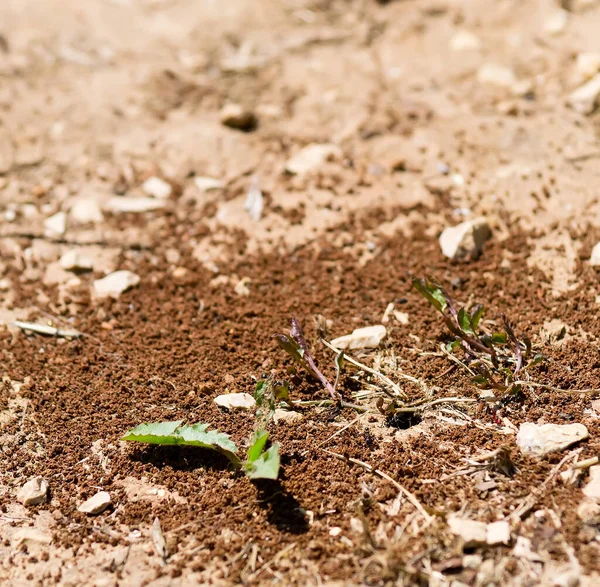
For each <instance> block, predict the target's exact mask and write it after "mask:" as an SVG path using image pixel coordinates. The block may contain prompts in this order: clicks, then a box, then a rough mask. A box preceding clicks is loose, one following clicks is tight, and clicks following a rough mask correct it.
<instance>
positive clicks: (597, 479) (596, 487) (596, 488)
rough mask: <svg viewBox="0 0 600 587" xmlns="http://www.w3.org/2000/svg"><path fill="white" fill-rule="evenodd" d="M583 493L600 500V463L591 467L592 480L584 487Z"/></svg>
mask: <svg viewBox="0 0 600 587" xmlns="http://www.w3.org/2000/svg"><path fill="white" fill-rule="evenodd" d="M583 494H584V495H585V496H586V497H589V498H591V499H594V500H596V501H598V502H600V465H593V466H592V467H590V480H589V481H588V483H587V485H586V486H585V487H584V488H583Z"/></svg>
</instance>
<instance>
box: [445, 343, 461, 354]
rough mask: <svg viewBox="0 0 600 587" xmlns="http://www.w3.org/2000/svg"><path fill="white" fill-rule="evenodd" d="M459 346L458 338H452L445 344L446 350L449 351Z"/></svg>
mask: <svg viewBox="0 0 600 587" xmlns="http://www.w3.org/2000/svg"><path fill="white" fill-rule="evenodd" d="M458 347H460V340H453V341H452V342H449V343H447V344H446V352H447V353H451V352H453V351H455V350H456V349H457V348H458Z"/></svg>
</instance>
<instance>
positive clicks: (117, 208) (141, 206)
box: [106, 196, 167, 214]
mask: <svg viewBox="0 0 600 587" xmlns="http://www.w3.org/2000/svg"><path fill="white" fill-rule="evenodd" d="M166 205H167V203H166V201H165V200H157V199H156V198H139V197H134V196H119V197H114V198H111V199H110V200H109V201H108V202H107V204H106V210H108V211H109V212H112V213H113V214H118V213H130V214H138V213H141V212H151V211H153V210H160V209H161V208H164V207H165V206H166Z"/></svg>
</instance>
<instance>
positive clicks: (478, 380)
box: [473, 375, 490, 387]
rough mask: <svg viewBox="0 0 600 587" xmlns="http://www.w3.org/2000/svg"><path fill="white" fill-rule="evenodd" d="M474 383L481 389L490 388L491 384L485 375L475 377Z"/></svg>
mask: <svg viewBox="0 0 600 587" xmlns="http://www.w3.org/2000/svg"><path fill="white" fill-rule="evenodd" d="M473 383H474V384H475V385H477V386H479V387H489V385H490V382H489V381H488V378H487V377H485V376H484V375H476V376H475V377H473Z"/></svg>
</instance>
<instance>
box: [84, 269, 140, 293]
mask: <svg viewBox="0 0 600 587" xmlns="http://www.w3.org/2000/svg"><path fill="white" fill-rule="evenodd" d="M139 282H140V277H139V275H136V274H135V273H132V272H131V271H127V270H121V271H114V272H113V273H110V274H109V275H107V276H106V277H103V278H102V279H96V281H94V294H95V295H96V296H97V297H99V298H106V297H111V298H114V299H117V298H118V297H119V296H120V295H121V294H122V293H123V292H124V291H127V290H128V289H130V288H132V287H135V286H136V285H137V284H138V283H139Z"/></svg>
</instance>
